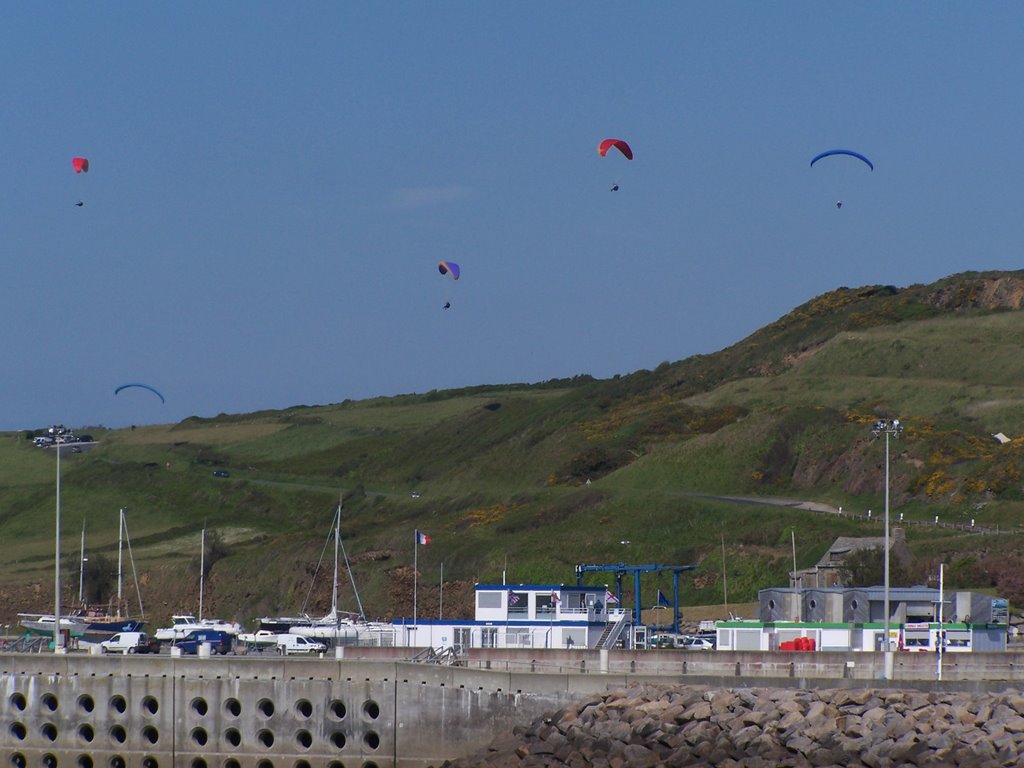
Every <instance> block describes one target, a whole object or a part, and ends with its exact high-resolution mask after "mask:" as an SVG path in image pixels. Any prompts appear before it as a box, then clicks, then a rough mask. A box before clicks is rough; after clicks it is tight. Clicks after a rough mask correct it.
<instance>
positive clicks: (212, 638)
mask: <svg viewBox="0 0 1024 768" xmlns="http://www.w3.org/2000/svg"><path fill="white" fill-rule="evenodd" d="M203 643H209V644H210V653H211V654H212V655H216V654H218V653H219V654H220V655H222V656H223V655H224V654H227V653H231V651H233V650H234V644H233V638H232V637H231V635H229V634H228V633H227V632H221V631H219V630H216V629H193V630H192V631H191V632H189V633H188V634H187V635H185V637H183V638H182V639H181V640H175V641H174V647H175V648H180V649H181V652H182V653H189V654H197V653H199V646H200V645H202V644H203Z"/></svg>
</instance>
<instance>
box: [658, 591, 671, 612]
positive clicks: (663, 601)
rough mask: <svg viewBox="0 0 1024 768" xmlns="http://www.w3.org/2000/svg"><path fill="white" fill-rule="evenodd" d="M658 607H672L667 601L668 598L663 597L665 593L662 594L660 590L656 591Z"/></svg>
mask: <svg viewBox="0 0 1024 768" xmlns="http://www.w3.org/2000/svg"><path fill="white" fill-rule="evenodd" d="M658 605H663V606H665V607H666V608H671V607H672V603H670V602H669V601H668V598H667V597H665V593H664V592H662V591H661V590H660V589H659V590H658Z"/></svg>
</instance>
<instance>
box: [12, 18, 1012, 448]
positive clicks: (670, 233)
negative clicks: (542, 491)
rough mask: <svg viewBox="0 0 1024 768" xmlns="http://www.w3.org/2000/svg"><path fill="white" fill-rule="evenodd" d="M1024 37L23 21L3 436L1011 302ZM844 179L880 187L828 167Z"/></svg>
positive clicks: (722, 22)
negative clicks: (616, 141) (800, 315)
mask: <svg viewBox="0 0 1024 768" xmlns="http://www.w3.org/2000/svg"><path fill="white" fill-rule="evenodd" d="M1021 30H1024V6H1022V5H1020V4H1014V3H987V4H984V5H977V4H968V3H949V2H932V3H923V2H922V3H871V2H867V3H855V4H854V3H843V4H839V3H821V2H789V3H760V2H750V3H746V2H742V3H741V2H731V3H730V2H725V3H718V2H708V3H667V2H666V3H638V4H622V3H614V4H613V3H594V2H592V3H568V2H567V3H551V2H520V3H483V2H437V3H404V2H388V3H350V2H332V3H326V2H325V3H302V2H299V3H259V2H246V3H241V2H218V3H207V2H177V3H165V4H157V3H143V4H137V3H103V4H98V5H97V4H82V3H60V2H58V3H47V4H31V3H20V4H12V5H9V6H8V7H6V8H5V9H4V13H3V23H2V24H0V71H3V72H4V77H3V78H2V79H0V146H2V148H3V153H4V171H3V183H2V184H0V224H2V229H0V238H2V243H3V246H2V248H0V254H2V256H0V259H2V264H3V268H4V278H5V279H4V286H5V289H6V290H5V292H4V295H5V299H6V301H5V302H4V313H3V317H4V331H3V333H2V334H0V360H2V361H3V375H2V376H0V428H5V429H16V428H23V427H41V426H45V425H47V424H49V423H54V422H62V423H65V424H71V425H78V426H83V425H97V424H103V425H107V426H124V425H127V424H132V423H136V424H142V423H164V422H174V421H177V420H180V419H182V418H185V417H188V416H191V415H200V416H212V415H216V414H218V413H221V412H227V413H240V412H247V411H251V410H256V409H263V408H283V407H287V406H290V405H297V404H319V403H331V402H338V401H341V400H343V399H346V398H357V399H358V398H366V397H372V396H376V395H390V394H397V393H406V392H425V391H428V390H431V389H442V388H449V387H459V386H466V385H474V384H485V383H495V384H500V383H508V382H525V381H542V380H546V379H551V378H556V377H565V376H573V375H576V374H581V373H589V374H592V375H594V376H598V377H607V376H611V375H614V374H616V373H628V372H631V371H634V370H637V369H640V368H653V367H655V366H657V365H658V364H659V363H660V362H662V361H664V360H678V359H682V358H684V357H687V356H689V355H692V354H696V353H707V352H713V351H715V350H717V349H720V348H722V347H724V346H728V345H729V344H732V343H733V342H735V341H738V340H739V339H741V338H743V337H744V336H746V335H747V334H749V333H751V332H753V331H754V330H756V329H757V328H759V327H761V326H763V325H764V324H766V323H768V322H771V321H773V320H775V319H777V318H778V317H779V316H781V315H782V314H785V313H786V312H787V311H789V310H790V309H791V308H792V307H794V306H796V305H798V304H800V303H802V302H804V301H806V300H808V299H809V298H811V297H813V296H815V295H818V294H820V293H822V292H825V291H828V290H831V289H833V288H836V287H839V286H844V285H845V286H856V285H865V284H875V283H892V284H896V285H909V284H913V283H921V282H929V281H932V280H935V279H937V278H940V277H943V276H945V275H948V274H951V273H955V272H960V271H965V270H980V269H1015V268H1017V267H1019V266H1020V260H1019V257H1018V256H1019V253H1020V243H1021V242H1022V236H1024V216H1022V215H1021V213H1020V201H1019V198H1020V195H1019V194H1018V192H1019V189H1018V188H1019V184H1018V180H1019V179H1020V178H1021V176H1022V173H1021V172H1022V165H1024V155H1022V152H1021V151H1020V134H1021V128H1022V123H1024V107H1022V103H1024V102H1022V99H1020V98H1019V93H1020V83H1021V82H1024V58H1022V57H1021V56H1020V55H1019V51H1020V48H1021V44H1022V42H1024V33H1022V32H1021ZM608 137H616V138H623V139H626V140H627V141H629V142H630V144H631V145H632V147H633V150H634V153H635V159H634V160H633V161H632V162H628V161H626V160H624V158H622V157H621V156H617V155H615V154H614V153H611V154H609V156H608V157H606V158H601V157H599V156H598V155H597V153H596V146H597V144H598V142H599V141H600V140H601V139H603V138H608ZM833 147H848V148H852V149H856V150H858V151H860V152H863V153H864V154H866V155H867V156H869V157H870V158H871V159H872V160H873V162H874V164H875V169H876V170H875V171H874V172H873V173H872V172H870V171H868V170H867V168H866V167H864V166H863V165H862V164H860V163H859V162H858V161H855V160H853V159H851V158H831V159H830V160H829V161H822V162H820V163H818V164H817V165H815V167H814V168H813V169H812V168H809V167H808V164H809V162H810V159H811V158H812V157H813V156H814V155H815V154H817V153H818V152H819V151H822V150H824V149H829V148H833ZM75 155H84V156H87V157H88V158H89V159H90V162H91V169H90V173H89V174H87V175H86V174H82V175H75V174H74V173H73V171H72V169H71V158H72V156H75ZM613 183H618V184H619V186H620V189H619V191H618V192H614V193H613V192H611V191H610V189H609V188H610V186H611V185H612V184H613ZM79 199H81V200H83V201H84V203H85V205H84V206H83V207H81V208H79V207H77V206H75V205H74V203H75V202H77V201H78V200H79ZM838 199H842V200H843V201H844V205H843V208H842V209H841V210H838V209H837V208H836V207H835V202H836V200H838ZM441 259H447V260H452V261H455V262H458V263H459V264H460V265H461V266H462V278H461V279H460V280H459V281H458V283H454V284H453V283H451V282H450V281H447V280H446V279H445V278H443V277H442V276H441V275H440V274H439V273H438V272H437V269H436V265H437V262H438V261H440V260H441ZM446 300H450V301H451V302H452V305H453V306H452V308H451V309H450V310H447V311H444V310H442V308H441V307H442V304H444V302H445V301H446ZM129 381H142V382H146V383H149V384H152V385H154V386H156V387H158V388H159V389H161V391H162V392H163V393H164V395H165V396H166V398H167V403H166V404H165V405H161V404H160V403H159V401H158V400H156V399H155V398H153V397H152V396H150V395H149V394H148V393H146V392H145V391H144V390H133V391H128V392H122V393H121V394H120V395H118V396H117V397H115V396H114V388H115V387H116V386H118V385H119V384H123V383H126V382H129Z"/></svg>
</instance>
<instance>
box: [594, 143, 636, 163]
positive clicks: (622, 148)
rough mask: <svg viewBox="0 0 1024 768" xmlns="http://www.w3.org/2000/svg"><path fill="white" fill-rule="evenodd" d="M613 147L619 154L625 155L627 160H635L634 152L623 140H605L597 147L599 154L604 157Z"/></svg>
mask: <svg viewBox="0 0 1024 768" xmlns="http://www.w3.org/2000/svg"><path fill="white" fill-rule="evenodd" d="M612 147H615V148H616V149H617V150H619V152H621V153H622V154H624V155H625V156H626V159H627V160H632V159H633V150H632V149H630V148H629V144H627V143H626V142H624V141H623V140H622V139H605V140H604V141H602V142H601V143H600V144H598V145H597V154H599V155H600V156H601V157H604V156H605V155H607V154H608V150H609V149H611V148H612Z"/></svg>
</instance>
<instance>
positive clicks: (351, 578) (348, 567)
mask: <svg viewBox="0 0 1024 768" xmlns="http://www.w3.org/2000/svg"><path fill="white" fill-rule="evenodd" d="M338 534H339V535H338V539H339V540H340V539H341V535H340V534H341V498H339V499H338ZM341 556H342V557H343V558H344V559H345V570H346V571H348V578H349V581H350V582H352V594H353V595H355V597H356V607H357V608H359V618H360V619H362V620H363V621H366V612H365V611H363V601H362V600H360V599H359V590H358V589H357V588H356V575H355V574H354V573H352V566H351V565H349V562H348V552H346V551H345V542H341ZM334 565H335V567H337V565H338V555H337V553H335V555H334ZM334 582H335V584H337V582H338V579H337V577H335V579H334Z"/></svg>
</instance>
